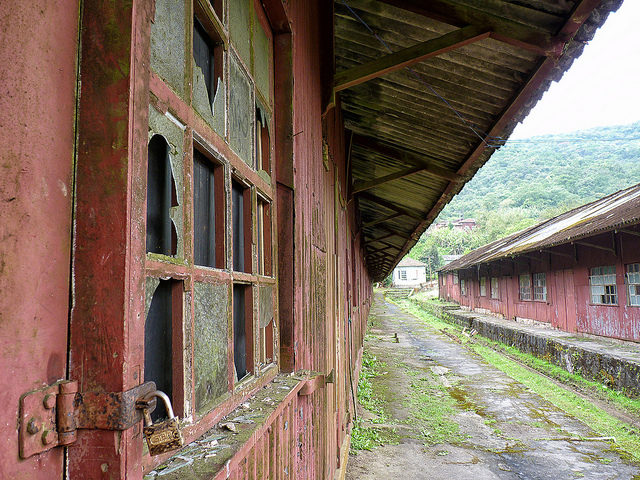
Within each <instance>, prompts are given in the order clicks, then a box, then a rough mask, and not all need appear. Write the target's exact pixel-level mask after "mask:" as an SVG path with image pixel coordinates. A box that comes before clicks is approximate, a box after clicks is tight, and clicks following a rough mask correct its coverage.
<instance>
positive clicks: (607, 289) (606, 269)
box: [588, 265, 618, 307]
mask: <svg viewBox="0 0 640 480" xmlns="http://www.w3.org/2000/svg"><path fill="white" fill-rule="evenodd" d="M611 269H612V270H613V272H612V271H611ZM588 273H589V304H590V305H594V306H595V305H597V306H605V307H616V306H618V277H617V268H616V265H600V266H597V267H591V268H589V271H588ZM612 276H613V281H614V283H611V282H610V280H611V277H612ZM606 282H608V283H606ZM594 287H604V288H602V289H598V290H601V293H594ZM611 292H613V293H611ZM598 296H599V297H600V299H601V300H603V299H606V298H608V299H609V300H612V301H611V302H605V301H603V302H598V301H595V298H596V297H598Z"/></svg>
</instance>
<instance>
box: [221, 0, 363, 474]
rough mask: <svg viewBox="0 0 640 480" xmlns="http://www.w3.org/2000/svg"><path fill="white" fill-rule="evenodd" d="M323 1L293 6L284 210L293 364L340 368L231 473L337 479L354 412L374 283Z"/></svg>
mask: <svg viewBox="0 0 640 480" xmlns="http://www.w3.org/2000/svg"><path fill="white" fill-rule="evenodd" d="M321 8H323V7H322V5H321V2H319V1H310V2H291V3H290V4H289V8H288V14H289V20H290V22H291V25H292V28H293V32H292V38H293V46H292V50H293V52H294V55H293V61H292V63H293V65H292V66H293V77H294V91H293V132H294V139H293V140H294V141H293V157H294V158H293V167H294V173H293V177H294V179H293V184H294V194H293V195H294V200H293V206H294V208H293V212H283V210H282V209H280V210H279V215H287V214H288V215H294V225H293V230H294V231H293V237H294V248H293V259H292V260H293V264H294V267H293V271H294V281H293V292H292V293H293V328H292V336H293V342H292V344H293V365H292V366H293V368H292V369H293V370H296V371H299V370H309V371H315V372H320V373H323V374H326V375H328V374H329V373H330V372H331V371H333V372H334V375H333V377H334V383H330V384H327V385H326V386H325V388H322V389H318V390H316V391H315V392H314V393H313V394H311V395H308V396H295V397H294V398H292V399H291V400H290V402H289V403H288V404H287V405H285V406H284V408H282V410H281V413H280V415H279V416H278V417H277V418H276V419H274V420H273V422H272V424H271V426H270V428H269V429H267V430H268V432H269V433H268V434H265V435H263V436H262V437H260V438H258V439H256V443H255V446H254V447H252V448H251V449H250V450H248V451H247V453H246V454H245V458H243V459H240V460H239V459H238V458H234V461H233V462H232V464H230V470H229V474H230V478H238V479H240V478H242V479H244V478H251V479H252V478H258V479H260V478H299V479H305V480H313V479H318V480H324V479H328V478H333V476H334V475H335V473H336V471H337V469H338V468H339V467H340V464H339V462H340V454H341V453H343V452H341V450H340V448H341V447H342V446H343V445H344V443H343V441H344V440H345V436H346V435H347V434H348V433H349V431H350V428H351V424H350V422H351V419H352V418H353V408H354V407H353V401H352V395H351V388H352V382H357V376H356V372H357V370H359V369H358V368H357V365H359V361H360V359H361V355H362V344H363V339H364V330H365V327H366V322H367V317H368V313H369V304H370V297H371V282H370V279H369V276H368V273H367V270H366V267H365V263H364V254H363V250H362V248H361V244H360V236H359V232H358V230H357V223H356V207H355V204H354V202H353V201H352V202H349V199H348V197H347V172H346V160H345V159H346V155H345V138H344V125H343V120H342V116H341V114H340V110H339V108H334V109H331V110H329V111H328V112H327V113H326V114H325V115H323V110H322V109H323V105H322V91H323V84H322V76H323V68H327V66H326V65H324V64H323V63H322V61H323V59H322V58H321V52H320V50H321V48H325V47H326V46H325V45H322V42H321V38H322V35H323V33H322V29H323V27H322V25H320V23H321V20H320V19H321V18H322V16H321V10H320V9H321ZM324 18H326V16H325V17H324ZM323 143H324V144H325V146H324V147H323ZM279 243H282V242H279ZM281 288H282V284H281ZM355 387H356V385H355V384H353V388H355ZM285 426H286V428H285ZM233 465H235V466H233ZM225 475H226V474H225ZM221 478H225V477H221Z"/></svg>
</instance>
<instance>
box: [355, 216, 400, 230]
mask: <svg viewBox="0 0 640 480" xmlns="http://www.w3.org/2000/svg"><path fill="white" fill-rule="evenodd" d="M401 216H402V214H401V213H397V212H396V213H392V214H391V215H385V216H384V217H378V218H376V219H375V220H371V221H369V222H364V223H363V224H362V228H367V227H373V226H375V225H379V224H381V223H385V222H388V221H389V220H394V219H396V218H398V217H401Z"/></svg>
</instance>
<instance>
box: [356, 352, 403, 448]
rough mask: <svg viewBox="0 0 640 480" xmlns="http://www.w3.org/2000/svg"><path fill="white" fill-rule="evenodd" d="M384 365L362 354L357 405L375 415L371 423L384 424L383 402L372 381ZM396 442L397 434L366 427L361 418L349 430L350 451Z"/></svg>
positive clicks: (371, 356) (374, 357)
mask: <svg viewBox="0 0 640 480" xmlns="http://www.w3.org/2000/svg"><path fill="white" fill-rule="evenodd" d="M385 366H386V365H385V364H384V362H381V361H379V360H378V359H377V358H376V356H375V355H373V354H371V353H370V352H368V351H367V350H364V351H363V352H362V370H361V371H360V379H359V380H358V392H357V397H358V403H359V404H360V405H361V406H362V407H363V408H365V409H366V410H368V411H369V412H371V413H373V414H375V415H376V417H375V418H374V419H372V420H371V423H373V424H375V423H384V422H386V421H387V415H386V414H385V411H384V402H383V401H382V399H380V398H379V397H378V396H377V395H376V392H375V389H374V384H373V379H374V378H375V377H376V376H378V375H379V374H380V373H381V371H382V369H383V368H384V367H385ZM396 440H397V434H396V433H395V432H393V431H389V430H381V429H380V428H378V427H376V426H375V425H374V426H371V425H366V424H365V423H364V422H363V420H362V418H357V419H356V420H355V421H354V423H353V429H352V430H351V451H352V452H355V451H358V450H372V449H373V448H375V447H377V446H380V445H385V444H387V445H388V444H392V443H394V442H395V441H396Z"/></svg>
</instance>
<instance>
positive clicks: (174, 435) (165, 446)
mask: <svg viewBox="0 0 640 480" xmlns="http://www.w3.org/2000/svg"><path fill="white" fill-rule="evenodd" d="M153 397H158V398H161V399H162V400H163V401H164V405H165V408H166V409H167V414H168V415H169V418H168V419H167V420H164V421H163V422H160V423H156V424H154V423H153V421H152V420H151V414H150V413H149V408H148V407H146V406H145V407H143V409H142V413H143V415H144V429H143V432H144V438H145V439H146V440H147V446H148V447H149V453H150V454H151V455H160V454H161V453H165V452H169V451H171V450H175V449H176V448H180V447H181V446H182V445H183V444H184V440H183V439H182V433H181V432H180V426H179V425H178V419H177V418H176V417H175V415H174V414H173V407H171V401H170V400H169V397H168V396H167V394H166V393H164V392H161V391H160V390H156V391H154V392H151V393H150V394H148V395H147V396H145V398H144V399H143V402H142V403H143V404H147V405H148V403H149V402H150V401H151V400H152V399H153Z"/></svg>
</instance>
